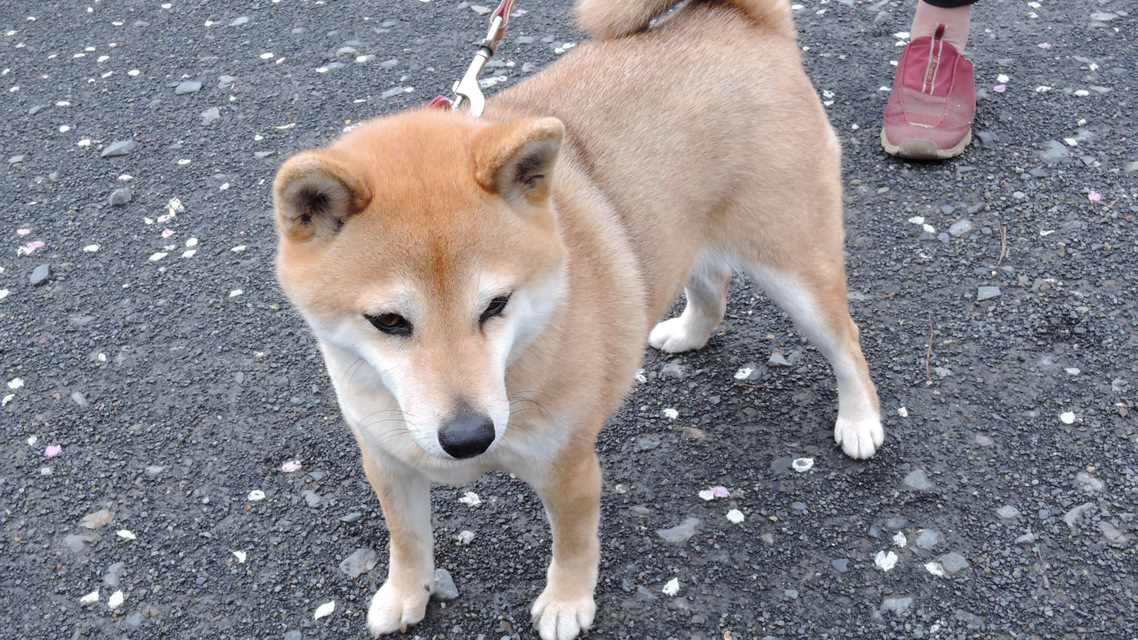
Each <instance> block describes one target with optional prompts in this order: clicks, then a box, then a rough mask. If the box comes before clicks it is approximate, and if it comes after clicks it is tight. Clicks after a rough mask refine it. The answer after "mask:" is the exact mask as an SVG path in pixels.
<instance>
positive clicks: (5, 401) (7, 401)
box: [0, 393, 16, 407]
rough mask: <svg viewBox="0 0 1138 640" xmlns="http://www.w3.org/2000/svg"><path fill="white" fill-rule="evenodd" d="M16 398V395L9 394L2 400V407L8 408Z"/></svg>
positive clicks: (0, 405)
mask: <svg viewBox="0 0 1138 640" xmlns="http://www.w3.org/2000/svg"><path fill="white" fill-rule="evenodd" d="M15 397H16V394H14V393H9V394H8V395H6V396H4V399H3V400H0V407H6V406H8V403H9V402H11V401H12V400H13V399H14V398H15Z"/></svg>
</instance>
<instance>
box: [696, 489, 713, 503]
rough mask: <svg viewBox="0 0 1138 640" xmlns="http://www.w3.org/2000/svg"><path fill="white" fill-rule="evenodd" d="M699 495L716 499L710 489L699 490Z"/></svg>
mask: <svg viewBox="0 0 1138 640" xmlns="http://www.w3.org/2000/svg"><path fill="white" fill-rule="evenodd" d="M699 497H700V498H703V499H704V500H714V499H715V494H713V493H712V492H711V490H709V489H704V490H703V491H700V492H699Z"/></svg>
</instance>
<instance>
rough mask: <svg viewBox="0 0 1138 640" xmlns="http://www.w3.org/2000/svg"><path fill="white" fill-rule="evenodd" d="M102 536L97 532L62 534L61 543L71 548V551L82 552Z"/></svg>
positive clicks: (100, 539) (95, 543)
mask: <svg viewBox="0 0 1138 640" xmlns="http://www.w3.org/2000/svg"><path fill="white" fill-rule="evenodd" d="M100 541H102V538H100V537H99V535H98V534H97V533H75V534H71V535H68V536H64V538H63V543H64V544H65V545H67V548H68V549H71V552H72V553H83V552H84V551H87V550H88V549H90V548H91V547H93V546H95V545H97V544H99V542H100Z"/></svg>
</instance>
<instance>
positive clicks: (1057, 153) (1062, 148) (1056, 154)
mask: <svg viewBox="0 0 1138 640" xmlns="http://www.w3.org/2000/svg"><path fill="white" fill-rule="evenodd" d="M1070 153H1071V152H1070V151H1067V145H1065V144H1063V143H1062V142H1059V141H1058V140H1049V141H1048V142H1047V148H1046V149H1044V150H1043V159H1044V160H1060V159H1062V158H1066V157H1067V156H1068V155H1070Z"/></svg>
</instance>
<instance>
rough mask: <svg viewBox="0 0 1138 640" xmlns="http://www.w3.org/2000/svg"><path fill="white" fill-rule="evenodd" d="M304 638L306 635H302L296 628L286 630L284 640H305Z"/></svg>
mask: <svg viewBox="0 0 1138 640" xmlns="http://www.w3.org/2000/svg"><path fill="white" fill-rule="evenodd" d="M303 638H304V636H303V635H301V633H300V632H299V631H297V630H296V629H292V630H291V631H286V632H285V634H284V640H303Z"/></svg>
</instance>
